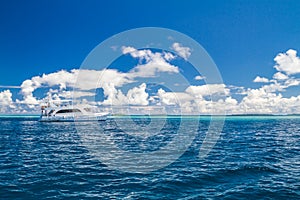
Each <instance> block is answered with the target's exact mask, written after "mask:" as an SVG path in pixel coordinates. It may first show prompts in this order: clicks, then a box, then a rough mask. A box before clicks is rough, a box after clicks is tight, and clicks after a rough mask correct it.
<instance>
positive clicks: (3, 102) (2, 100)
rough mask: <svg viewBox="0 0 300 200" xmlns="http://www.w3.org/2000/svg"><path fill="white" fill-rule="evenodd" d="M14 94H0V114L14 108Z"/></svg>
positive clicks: (8, 91)
mask: <svg viewBox="0 0 300 200" xmlns="http://www.w3.org/2000/svg"><path fill="white" fill-rule="evenodd" d="M13 107H14V105H13V100H12V93H11V91H10V90H4V91H2V92H0V112H1V113H3V112H6V111H7V110H8V109H9V108H13Z"/></svg>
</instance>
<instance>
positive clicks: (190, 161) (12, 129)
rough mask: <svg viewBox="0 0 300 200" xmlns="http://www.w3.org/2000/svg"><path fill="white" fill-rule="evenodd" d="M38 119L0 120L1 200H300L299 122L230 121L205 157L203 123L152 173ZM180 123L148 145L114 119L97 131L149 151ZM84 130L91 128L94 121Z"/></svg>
mask: <svg viewBox="0 0 300 200" xmlns="http://www.w3.org/2000/svg"><path fill="white" fill-rule="evenodd" d="M36 120H37V119H34V118H0V199H39V198H42V199H45V198H49V199H53V198H58V199H62V198H64V199H65V198H66V199H74V198H79V199H93V198H94V199H203V198H204V199H300V119H299V118H276V117H272V118H268V117H263V118H260V117H258V118H253V117H246V118H245V117H244V118H243V117H236V118H234V117H233V118H228V119H227V120H226V121H225V125H224V128H223V131H222V132H221V134H220V138H219V140H218V142H217V143H216V145H215V146H214V148H213V149H212V150H211V151H210V153H209V154H208V156H206V157H205V158H202V159H200V158H198V153H199V149H200V146H201V144H202V141H203V139H204V137H205V134H206V130H207V129H208V126H209V121H208V120H200V123H199V128H198V130H196V135H195V139H193V140H192V144H191V145H190V147H189V148H188V149H187V151H186V152H185V153H184V154H183V155H182V156H181V157H179V158H178V159H177V160H175V162H173V163H172V164H170V165H168V166H166V167H164V168H161V169H158V170H156V171H153V172H150V173H129V172H124V171H120V170H114V169H111V168H110V167H109V166H107V165H105V164H104V163H103V162H101V160H100V159H99V158H98V157H97V156H95V155H94V154H92V153H91V152H90V151H89V149H88V148H87V146H86V145H85V144H84V143H83V142H82V138H81V135H80V134H79V133H78V131H77V129H76V126H75V125H74V123H39V122H37V121H36ZM126 120H130V121H131V122H132V120H131V119H123V121H122V122H123V123H124V122H125V123H124V124H127V123H126ZM155 120H157V123H159V119H155ZM155 120H154V122H153V123H155ZM184 120H191V121H192V120H196V119H184ZM134 122H135V123H136V124H137V126H140V127H143V126H144V127H146V126H147V124H149V120H137V119H135V120H134ZM180 122H181V120H180V119H168V120H167V121H166V123H165V124H164V126H163V128H162V129H161V131H160V132H159V133H158V134H157V135H152V136H149V137H148V139H147V140H142V139H141V138H139V137H138V136H137V135H128V134H127V133H126V129H128V130H129V129H130V128H132V124H131V126H128V127H125V128H124V127H123V129H122V130H121V129H120V128H118V126H116V124H115V122H114V120H113V119H111V120H108V121H107V122H101V123H99V126H100V125H101V128H103V130H104V132H103V134H106V135H110V137H112V138H114V142H115V143H118V147H119V148H120V149H122V150H124V151H128V152H134V153H139V152H149V153H151V152H154V151H157V150H158V149H160V148H162V147H164V146H166V145H167V144H168V143H169V142H170V141H172V138H174V137H175V135H176V133H177V132H176V130H177V129H178V127H179V126H180V124H181V123H180ZM128 124H130V123H128ZM80 126H83V127H85V126H86V128H84V129H85V130H89V129H88V127H89V126H88V124H82V125H80ZM185 126H186V127H183V128H184V130H185V131H187V132H188V131H190V130H189V127H188V123H187V125H185ZM141 130H143V129H142V128H141ZM90 131H92V130H90ZM131 131H132V130H131ZM178 148H179V147H178ZM168 156H170V155H168V154H166V155H161V156H160V157H158V158H157V159H161V160H162V161H164V159H166V160H167V159H168ZM145 162H147V161H145ZM150 164H151V163H150Z"/></svg>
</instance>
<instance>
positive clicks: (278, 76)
mask: <svg viewBox="0 0 300 200" xmlns="http://www.w3.org/2000/svg"><path fill="white" fill-rule="evenodd" d="M273 78H274V79H276V80H279V81H282V80H286V79H288V78H289V77H288V76H287V75H285V74H283V73H281V72H277V73H275V74H274V75H273Z"/></svg>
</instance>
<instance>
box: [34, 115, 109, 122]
mask: <svg viewBox="0 0 300 200" xmlns="http://www.w3.org/2000/svg"><path fill="white" fill-rule="evenodd" d="M106 119H107V115H103V116H42V117H40V119H39V121H40V122H88V121H104V120H106Z"/></svg>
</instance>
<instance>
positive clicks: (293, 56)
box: [274, 49, 300, 75]
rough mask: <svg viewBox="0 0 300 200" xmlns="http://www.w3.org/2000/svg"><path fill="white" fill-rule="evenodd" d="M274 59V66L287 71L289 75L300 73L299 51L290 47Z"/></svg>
mask: <svg viewBox="0 0 300 200" xmlns="http://www.w3.org/2000/svg"><path fill="white" fill-rule="evenodd" d="M274 61H275V62H276V65H275V66H274V68H275V69H276V70H278V71H281V72H285V73H286V74H288V75H291V74H297V73H300V58H299V57H297V51H295V50H293V49H290V50H288V51H287V52H286V53H279V54H278V55H277V56H276V57H275V58H274Z"/></svg>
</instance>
